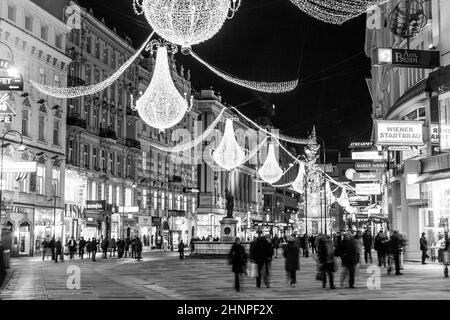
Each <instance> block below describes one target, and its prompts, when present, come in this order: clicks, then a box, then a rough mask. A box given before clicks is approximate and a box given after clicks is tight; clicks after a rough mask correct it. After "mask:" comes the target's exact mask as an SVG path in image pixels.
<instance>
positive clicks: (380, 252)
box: [374, 230, 387, 267]
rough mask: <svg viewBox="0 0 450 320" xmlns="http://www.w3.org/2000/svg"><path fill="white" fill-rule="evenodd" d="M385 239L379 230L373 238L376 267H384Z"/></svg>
mask: <svg viewBox="0 0 450 320" xmlns="http://www.w3.org/2000/svg"><path fill="white" fill-rule="evenodd" d="M385 241H386V238H385V236H384V234H383V231H382V230H380V231H379V232H378V234H377V235H376V237H375V241H374V249H375V251H376V252H377V259H378V266H379V267H381V266H382V265H383V266H384V267H386V253H387V252H386V246H385V245H384V243H385Z"/></svg>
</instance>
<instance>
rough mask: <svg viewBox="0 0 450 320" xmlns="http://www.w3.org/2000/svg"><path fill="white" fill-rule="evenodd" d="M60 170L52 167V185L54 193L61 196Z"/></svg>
mask: <svg viewBox="0 0 450 320" xmlns="http://www.w3.org/2000/svg"><path fill="white" fill-rule="evenodd" d="M60 176H61V174H60V170H59V169H58V168H56V169H52V187H53V195H55V196H59V181H60Z"/></svg>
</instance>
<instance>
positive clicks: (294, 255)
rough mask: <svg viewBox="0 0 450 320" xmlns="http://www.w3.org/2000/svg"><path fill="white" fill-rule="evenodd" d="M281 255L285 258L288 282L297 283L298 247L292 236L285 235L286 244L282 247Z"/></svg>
mask: <svg viewBox="0 0 450 320" xmlns="http://www.w3.org/2000/svg"><path fill="white" fill-rule="evenodd" d="M283 256H284V257H285V258H286V260H285V263H284V269H285V270H286V272H287V275H288V277H289V279H290V282H289V284H290V285H291V286H294V285H295V284H296V283H297V270H300V248H299V247H298V245H297V242H296V241H295V239H294V238H293V237H292V236H288V237H287V245H286V246H285V247H284V250H283Z"/></svg>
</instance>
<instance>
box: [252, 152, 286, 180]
mask: <svg viewBox="0 0 450 320" xmlns="http://www.w3.org/2000/svg"><path fill="white" fill-rule="evenodd" d="M258 174H259V176H260V177H261V179H262V180H264V181H265V182H267V183H270V184H272V183H275V182H277V181H278V180H280V178H281V176H282V175H283V170H282V169H281V168H280V166H279V165H278V162H277V159H276V157H275V147H274V144H273V143H269V151H268V153H267V158H266V161H264V164H263V165H262V167H261V168H259V170H258Z"/></svg>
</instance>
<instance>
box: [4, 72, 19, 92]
mask: <svg viewBox="0 0 450 320" xmlns="http://www.w3.org/2000/svg"><path fill="white" fill-rule="evenodd" d="M0 91H23V77H22V76H21V75H19V76H18V77H0Z"/></svg>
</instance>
